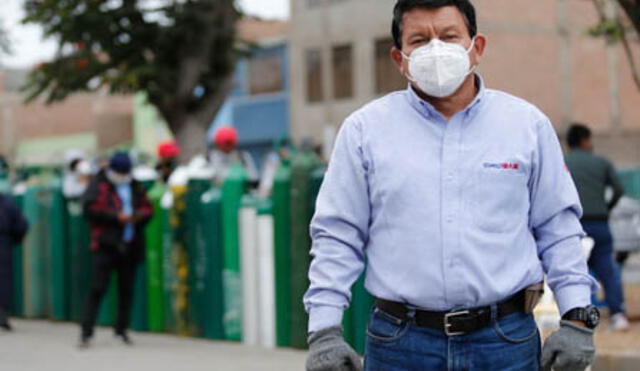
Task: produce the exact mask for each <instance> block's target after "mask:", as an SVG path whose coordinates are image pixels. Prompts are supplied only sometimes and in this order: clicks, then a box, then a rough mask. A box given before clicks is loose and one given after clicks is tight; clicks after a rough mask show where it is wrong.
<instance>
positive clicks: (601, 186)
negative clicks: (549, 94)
mask: <svg viewBox="0 0 640 371" xmlns="http://www.w3.org/2000/svg"><path fill="white" fill-rule="evenodd" d="M567 142H568V145H569V150H570V151H569V153H568V154H567V158H566V161H567V166H568V167H569V171H570V172H571V176H572V177H573V181H574V182H575V184H576V187H577V188H578V194H579V195H580V202H581V203H582V207H583V208H584V214H583V216H582V219H581V222H582V227H583V228H584V231H585V232H586V233H587V235H589V236H590V237H591V238H593V239H594V241H595V245H594V247H593V250H592V251H591V256H590V257H589V261H588V263H589V268H590V269H591V270H592V271H593V272H594V273H595V274H596V276H597V277H598V278H599V279H600V280H601V281H602V284H603V287H604V293H605V299H606V301H607V306H608V307H609V314H610V316H611V329H612V330H613V331H627V330H629V321H628V320H627V316H626V314H625V307H624V293H623V290H622V278H621V275H620V268H619V266H618V265H617V263H616V262H615V261H614V253H613V239H612V237H611V230H610V229H609V213H610V212H611V210H612V209H613V208H614V207H615V206H616V204H617V203H618V201H620V198H621V197H622V195H623V194H624V189H623V188H622V184H621V183H620V180H619V179H618V175H617V174H616V170H615V168H614V167H613V165H612V164H611V163H610V162H609V161H608V160H607V159H606V158H604V157H600V156H597V155H594V154H593V142H592V141H591V130H589V128H588V127H586V126H585V125H582V124H574V125H572V126H571V127H570V128H569V132H568V133H567ZM607 187H611V189H612V190H613V195H612V197H611V199H610V200H609V202H607V201H606V200H605V189H606V188H607Z"/></svg>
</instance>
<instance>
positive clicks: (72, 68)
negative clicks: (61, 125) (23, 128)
mask: <svg viewBox="0 0 640 371" xmlns="http://www.w3.org/2000/svg"><path fill="white" fill-rule="evenodd" d="M25 10H26V17H25V18H24V20H23V22H24V23H34V24H38V25H40V26H41V27H42V28H43V30H44V34H45V37H50V38H53V39H55V40H57V43H58V49H57V53H56V57H55V58H54V59H53V60H52V61H51V62H48V63H43V64H40V65H38V66H37V67H36V68H34V70H33V71H32V72H31V73H30V75H29V79H28V82H27V84H26V85H25V87H24V91H25V92H26V94H27V95H26V97H27V101H30V100H33V99H35V98H37V97H40V96H44V97H45V99H46V101H47V102H49V103H50V102H55V101H60V100H63V99H65V98H66V97H68V96H69V95H70V94H73V93H76V92H82V91H95V90H98V89H100V88H103V87H106V88H108V89H109V91H110V92H111V93H134V92H145V93H146V94H147V97H148V99H149V101H150V102H151V103H152V104H153V105H155V106H156V107H157V108H158V110H159V111H160V113H161V114H162V116H163V117H164V118H165V120H166V121H167V122H168V123H169V126H170V127H171V128H172V130H174V131H175V130H176V129H178V128H179V126H181V125H183V124H184V123H185V122H187V121H188V122H194V121H197V122H199V124H200V125H208V123H209V122H210V120H211V119H212V117H213V116H214V115H215V112H216V111H217V109H218V108H219V106H220V101H221V100H223V98H224V95H225V94H226V90H227V89H228V85H229V84H228V80H229V77H230V75H231V73H232V71H233V67H234V63H235V60H236V58H237V56H238V53H239V50H238V49H237V44H236V41H235V23H236V20H237V19H238V17H239V13H238V11H237V10H236V8H235V6H234V1H233V0H27V1H26V2H25Z"/></svg>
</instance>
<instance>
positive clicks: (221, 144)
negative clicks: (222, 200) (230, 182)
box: [209, 126, 258, 185]
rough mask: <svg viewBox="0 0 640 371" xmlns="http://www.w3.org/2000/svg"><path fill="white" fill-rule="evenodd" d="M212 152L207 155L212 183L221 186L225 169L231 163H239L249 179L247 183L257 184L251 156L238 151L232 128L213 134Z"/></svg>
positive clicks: (256, 175) (236, 132)
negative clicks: (211, 169) (212, 173)
mask: <svg viewBox="0 0 640 371" xmlns="http://www.w3.org/2000/svg"><path fill="white" fill-rule="evenodd" d="M212 139H213V144H214V146H215V148H214V150H213V151H211V153H210V154H209V163H210V165H211V167H212V168H213V171H214V181H215V183H216V184H218V185H220V184H222V182H223V180H224V177H225V175H226V173H227V169H228V168H229V166H230V165H231V164H233V163H241V164H242V165H243V166H244V168H245V170H246V171H247V175H248V178H249V182H252V183H254V184H257V182H258V172H257V170H256V166H255V163H254V161H253V159H252V158H251V155H250V154H249V153H247V152H246V151H238V150H236V147H237V145H238V131H237V130H236V129H235V128H234V127H232V126H222V127H220V128H218V129H217V130H216V131H215V133H214V134H213V138H212Z"/></svg>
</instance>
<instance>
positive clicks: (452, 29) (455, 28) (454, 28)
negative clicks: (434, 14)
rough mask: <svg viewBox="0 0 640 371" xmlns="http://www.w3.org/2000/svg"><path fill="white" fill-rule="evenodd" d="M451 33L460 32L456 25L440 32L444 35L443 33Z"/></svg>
mask: <svg viewBox="0 0 640 371" xmlns="http://www.w3.org/2000/svg"><path fill="white" fill-rule="evenodd" d="M449 31H459V30H458V26H456V25H449V26H447V27H445V28H443V29H442V30H440V32H441V33H442V32H449Z"/></svg>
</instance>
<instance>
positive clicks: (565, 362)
mask: <svg viewBox="0 0 640 371" xmlns="http://www.w3.org/2000/svg"><path fill="white" fill-rule="evenodd" d="M595 353H596V348H595V346H594V345H593V330H590V329H588V328H586V327H582V326H580V325H578V324H575V323H572V322H570V321H560V329H559V330H558V331H556V332H554V333H553V334H552V335H551V336H550V337H549V338H548V339H547V341H546V342H545V343H544V347H543V348H542V369H543V370H544V371H549V370H551V368H553V369H554V370H555V371H584V369H586V368H587V367H588V366H589V365H590V364H591V363H593V360H594V359H595Z"/></svg>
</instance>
